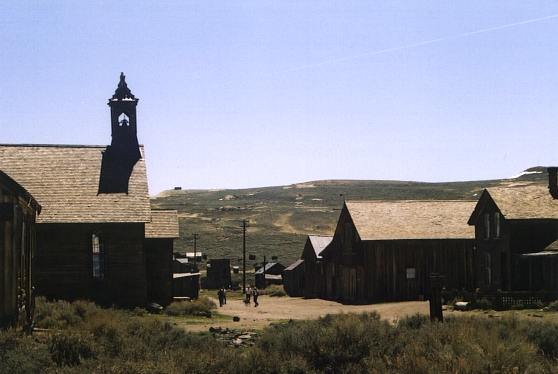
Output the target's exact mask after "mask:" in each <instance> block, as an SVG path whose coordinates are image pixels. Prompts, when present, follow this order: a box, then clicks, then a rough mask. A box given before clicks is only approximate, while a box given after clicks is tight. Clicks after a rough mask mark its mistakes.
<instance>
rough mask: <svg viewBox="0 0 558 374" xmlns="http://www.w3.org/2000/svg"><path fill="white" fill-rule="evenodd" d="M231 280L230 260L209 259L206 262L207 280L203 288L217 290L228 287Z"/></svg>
mask: <svg viewBox="0 0 558 374" xmlns="http://www.w3.org/2000/svg"><path fill="white" fill-rule="evenodd" d="M231 285H232V280H231V260H229V259H227V258H217V259H215V258H214V259H211V260H209V261H208V262H207V278H206V284H205V288H209V289H217V288H221V287H230V286H231Z"/></svg>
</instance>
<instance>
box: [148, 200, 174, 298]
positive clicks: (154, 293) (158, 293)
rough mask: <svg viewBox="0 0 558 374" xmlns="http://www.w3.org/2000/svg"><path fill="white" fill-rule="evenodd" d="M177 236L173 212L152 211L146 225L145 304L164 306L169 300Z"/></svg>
mask: <svg viewBox="0 0 558 374" xmlns="http://www.w3.org/2000/svg"><path fill="white" fill-rule="evenodd" d="M178 237H179V227H178V214H177V211H176V210H152V211H151V222H149V223H146V224H145V265H146V276H147V301H148V302H153V301H154V302H157V303H159V304H161V305H163V306H165V305H168V304H170V303H171V301H172V296H173V295H172V292H173V291H172V288H173V287H172V282H173V249H174V240H175V239H176V238H178Z"/></svg>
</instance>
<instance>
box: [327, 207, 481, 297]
mask: <svg viewBox="0 0 558 374" xmlns="http://www.w3.org/2000/svg"><path fill="white" fill-rule="evenodd" d="M474 206H475V203H474V202H468V201H347V202H346V203H345V204H344V206H343V209H342V211H341V214H340V217H339V221H338V224H337V227H336V229H335V234H334V236H333V240H332V242H331V244H329V245H328V246H327V247H326V249H325V250H324V251H322V253H321V254H322V257H323V260H322V262H323V269H324V274H325V297H326V298H330V299H337V300H343V301H346V302H361V301H362V302H364V301H383V300H416V299H421V298H424V297H426V296H427V295H428V290H429V287H430V284H429V276H430V274H431V273H439V274H442V275H443V276H445V280H444V286H445V287H446V288H450V289H451V288H455V289H462V288H472V287H473V279H472V276H471V274H472V273H473V272H472V269H473V245H474V230H472V229H471V228H470V227H469V226H468V225H467V219H468V217H469V215H470V212H471V211H472V210H473V208H474Z"/></svg>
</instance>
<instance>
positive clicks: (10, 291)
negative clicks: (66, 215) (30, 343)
mask: <svg viewBox="0 0 558 374" xmlns="http://www.w3.org/2000/svg"><path fill="white" fill-rule="evenodd" d="M40 211H41V206H40V205H39V204H38V203H37V201H36V200H35V199H34V198H33V196H31V195H30V194H29V192H27V191H26V190H25V189H24V188H23V187H21V186H20V185H19V184H18V183H17V182H15V181H14V180H13V179H12V178H10V177H9V176H7V175H6V174H4V173H3V172H2V171H0V328H1V327H6V326H14V325H20V326H24V327H29V326H31V324H32V320H33V305H34V301H33V297H34V295H33V282H34V280H33V272H34V269H33V256H34V255H35V221H36V217H37V215H38V214H39V213H40Z"/></svg>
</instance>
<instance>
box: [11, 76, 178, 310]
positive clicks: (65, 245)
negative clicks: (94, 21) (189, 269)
mask: <svg viewBox="0 0 558 374" xmlns="http://www.w3.org/2000/svg"><path fill="white" fill-rule="evenodd" d="M137 103H138V99H137V98H135V96H134V95H133V94H132V93H131V92H130V90H129V89H128V87H127V85H126V82H125V77H124V75H123V74H122V75H121V77H120V83H119V84H118V88H117V90H116V91H115V93H114V95H113V96H112V98H111V99H109V102H108V105H109V106H110V109H111V128H112V142H111V145H109V146H89V145H38V144H24V145H0V170H3V171H4V172H5V173H6V174H8V175H9V176H10V177H12V178H13V179H15V180H18V182H19V183H20V184H21V185H22V186H23V187H24V188H25V189H26V190H28V191H29V192H30V193H31V194H33V196H35V197H36V199H37V200H38V201H39V202H40V203H41V205H42V207H43V210H42V214H41V215H40V216H38V217H37V256H36V273H35V275H36V284H37V292H38V293H39V294H42V295H45V296H47V297H51V298H61V299H78V298H86V299H91V300H95V301H97V302H99V303H102V304H118V305H142V304H144V303H146V302H148V301H152V300H148V289H149V285H148V279H153V278H156V279H160V278H159V276H155V277H151V276H150V275H149V274H148V271H149V269H150V268H149V267H147V264H146V258H147V257H148V256H147V255H146V246H145V237H146V236H145V226H146V224H148V223H150V222H151V218H152V214H151V209H150V203H149V194H148V186H147V174H146V167H145V157H144V151H143V147H142V146H140V145H139V144H138V140H137V135H136V133H137V126H136V105H137ZM169 256H172V249H171V251H170V254H169ZM171 261H172V257H169V275H168V279H169V282H168V285H167V284H166V283H165V286H164V287H169V291H168V292H169V294H170V287H171V286H170V279H172V273H171V269H170V262H171ZM155 293H156V292H155Z"/></svg>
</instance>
